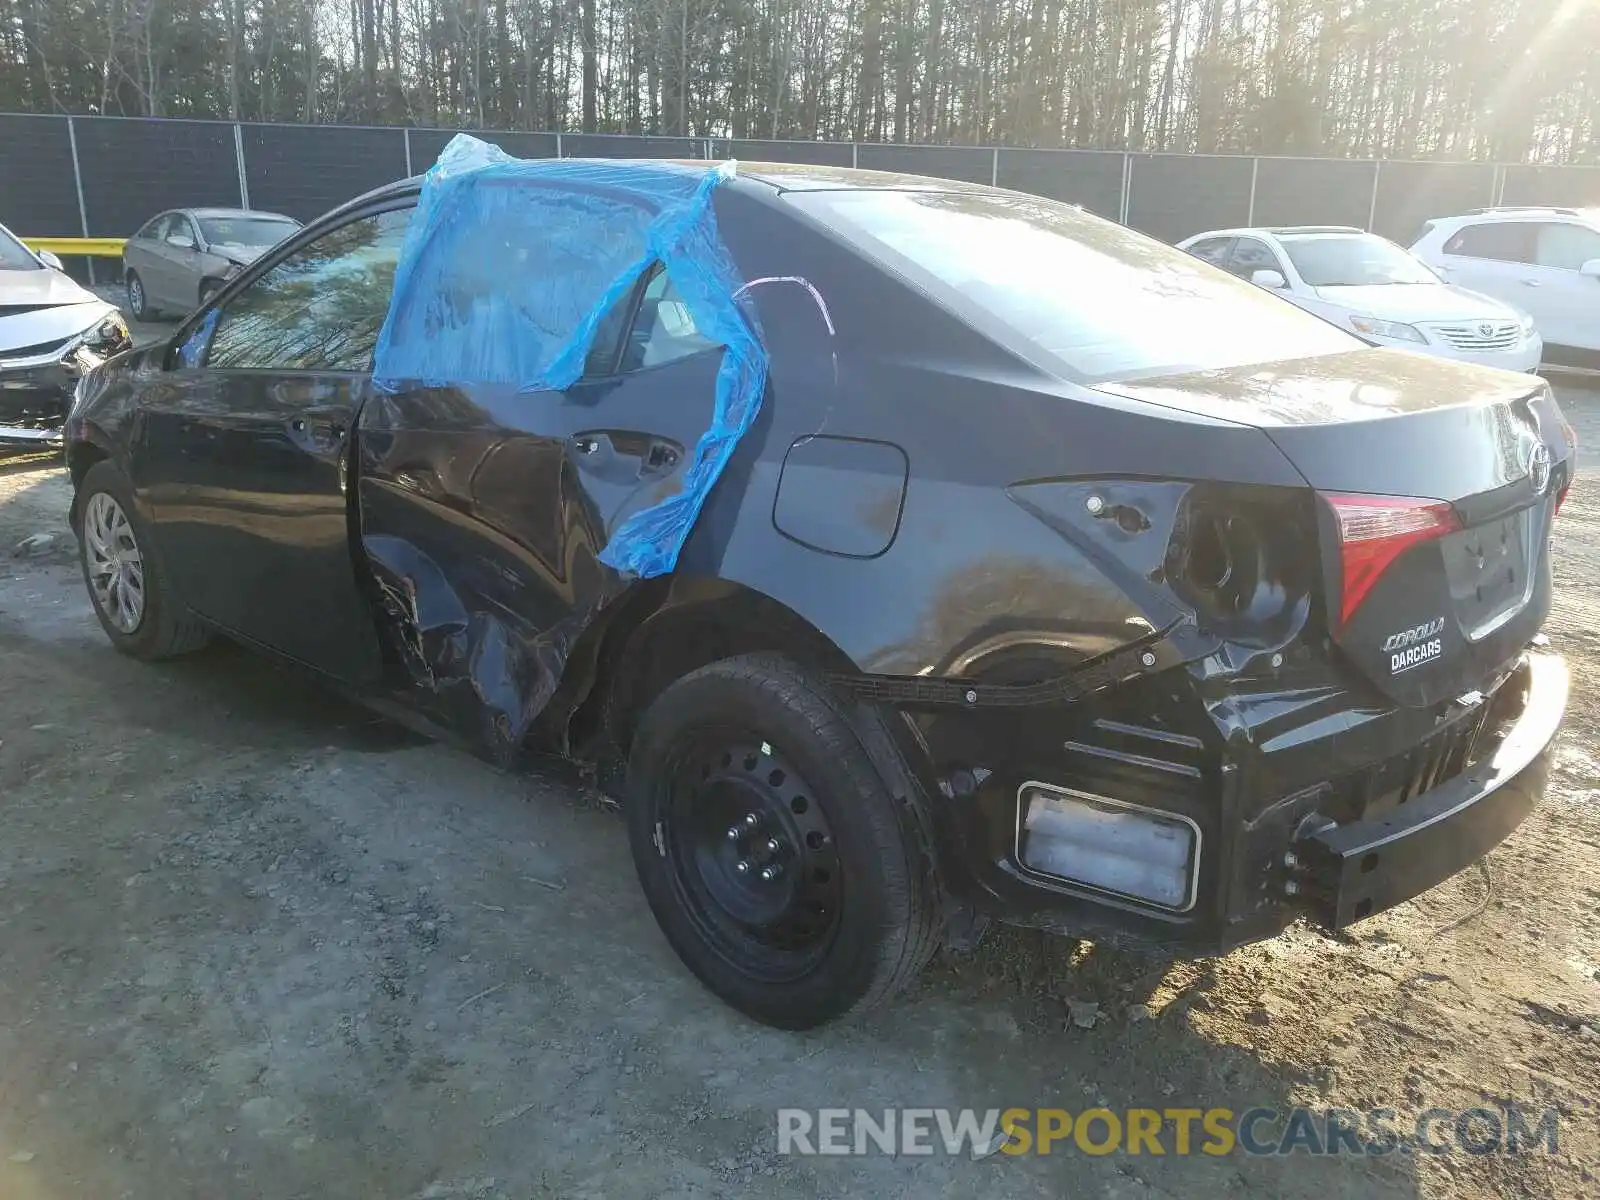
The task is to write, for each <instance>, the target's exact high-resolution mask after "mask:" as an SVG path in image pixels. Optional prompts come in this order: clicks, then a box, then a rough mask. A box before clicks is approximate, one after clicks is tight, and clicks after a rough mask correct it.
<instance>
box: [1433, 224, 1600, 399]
mask: <svg viewBox="0 0 1600 1200" xmlns="http://www.w3.org/2000/svg"><path fill="white" fill-rule="evenodd" d="M1411 252H1412V253H1413V254H1415V255H1417V257H1419V258H1421V259H1422V260H1423V261H1424V262H1426V263H1427V264H1428V265H1429V266H1431V267H1432V268H1433V269H1434V270H1435V271H1437V272H1439V274H1440V275H1442V276H1444V277H1445V278H1446V279H1448V280H1450V281H1451V282H1452V283H1459V284H1461V285H1462V286H1463V287H1469V288H1473V289H1474V290H1476V291H1480V292H1487V293H1488V294H1489V295H1491V296H1498V297H1499V298H1500V299H1502V300H1504V301H1506V302H1508V303H1510V304H1514V305H1516V306H1517V307H1518V308H1521V309H1524V310H1525V311H1527V312H1530V313H1532V314H1533V318H1534V320H1535V321H1537V322H1538V324H1539V333H1540V334H1541V335H1542V336H1543V338H1544V343H1545V365H1546V366H1550V367H1566V368H1571V369H1577V370H1583V371H1586V372H1587V371H1600V209H1592V208H1591V209H1580V208H1489V209H1480V210H1479V211H1477V212H1470V213H1467V214H1465V215H1464V216H1459V217H1436V218H1434V219H1433V220H1431V221H1429V222H1427V224H1425V225H1424V226H1423V230H1422V235H1421V236H1420V237H1419V238H1418V239H1417V241H1416V243H1415V244H1414V245H1413V246H1412V247H1411Z"/></svg>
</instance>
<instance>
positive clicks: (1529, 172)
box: [1500, 167, 1600, 208]
mask: <svg viewBox="0 0 1600 1200" xmlns="http://www.w3.org/2000/svg"><path fill="white" fill-rule="evenodd" d="M1500 203H1502V204H1555V205H1559V206H1561V207H1563V208H1587V207H1589V206H1592V205H1600V167H1507V168H1506V186H1505V193H1504V194H1503V195H1502V196H1501V197H1500Z"/></svg>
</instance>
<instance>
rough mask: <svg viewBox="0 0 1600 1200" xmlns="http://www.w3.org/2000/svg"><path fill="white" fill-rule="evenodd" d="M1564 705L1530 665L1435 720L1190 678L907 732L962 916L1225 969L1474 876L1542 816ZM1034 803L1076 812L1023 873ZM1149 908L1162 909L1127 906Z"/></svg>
mask: <svg viewBox="0 0 1600 1200" xmlns="http://www.w3.org/2000/svg"><path fill="white" fill-rule="evenodd" d="M1567 688H1568V683H1567V671H1566V666H1565V664H1564V663H1563V662H1562V661H1561V659H1560V658H1558V657H1555V656H1552V655H1548V654H1537V653H1529V654H1525V655H1523V656H1521V657H1520V658H1519V659H1517V660H1516V661H1515V662H1514V663H1512V664H1508V665H1507V667H1506V668H1504V669H1503V670H1502V671H1501V672H1500V673H1499V675H1498V676H1497V678H1496V680H1494V681H1493V682H1492V683H1489V684H1485V692H1484V694H1483V695H1481V696H1480V695H1478V694H1476V693H1474V694H1470V695H1468V696H1464V697H1461V698H1460V699H1458V700H1456V701H1452V702H1451V703H1449V704H1447V705H1443V706H1437V707H1434V708H1422V709H1415V708H1404V707H1389V706H1385V705H1382V704H1375V703H1374V702H1373V697H1372V694H1371V692H1370V691H1369V690H1366V689H1362V688H1359V687H1355V686H1352V687H1350V688H1346V687H1345V686H1343V685H1341V684H1340V683H1339V682H1338V681H1337V679H1335V678H1334V677H1333V676H1331V675H1329V674H1327V673H1322V674H1320V675H1318V674H1317V673H1315V672H1313V673H1310V674H1303V675H1301V676H1299V677H1298V678H1292V679H1291V678H1280V679H1274V680H1261V681H1259V682H1257V683H1255V684H1251V683H1250V682H1248V681H1240V680H1233V681H1210V682H1207V681H1205V680H1203V679H1200V680H1197V679H1196V678H1194V677H1193V676H1191V675H1190V674H1188V673H1187V672H1186V671H1185V670H1184V669H1183V668H1178V669H1176V670H1172V669H1168V670H1163V671H1161V672H1160V673H1159V674H1156V675H1154V676H1152V677H1150V678H1147V679H1145V680H1142V681H1139V682H1137V683H1135V684H1132V685H1129V686H1125V687H1123V688H1121V689H1117V690H1115V691H1114V692H1112V693H1110V694H1106V695H1103V696H1101V697H1096V698H1094V699H1092V700H1089V701H1087V702H1085V703H1081V704H1073V705H1067V706H1054V705H1049V706H1042V707H1040V708H1027V709H1019V710H1013V711H1012V712H1009V713H1005V714H999V713H994V714H983V713H963V714H959V715H957V714H938V713H926V712H924V713H920V714H918V713H914V712H910V711H905V710H903V711H904V715H905V716H906V717H907V724H908V725H909V726H910V727H911V728H912V729H913V730H914V741H915V742H916V750H917V751H918V755H917V756H918V757H919V758H920V759H921V761H922V762H923V764H924V765H925V766H926V767H927V769H928V772H929V774H928V779H929V781H930V782H931V791H932V793H933V795H932V806H933V810H934V815H935V828H936V829H937V831H938V835H939V843H940V851H941V863H942V867H943V871H944V877H945V880H946V884H947V887H948V890H949V891H950V893H951V894H952V896H953V897H954V899H955V900H956V901H957V902H958V905H959V907H961V908H963V909H965V910H966V911H968V912H971V913H976V914H978V915H981V916H986V917H990V918H994V919H997V920H1000V921H1003V922H1006V923H1010V924H1018V925H1026V926H1032V927H1038V928H1043V929H1047V930H1050V931H1052V932H1056V933H1061V934H1064V935H1067V936H1073V937H1084V938H1091V939H1093V940H1096V941H1101V942H1105V943H1110V944H1116V943H1119V942H1129V943H1135V944H1145V945H1150V944H1156V945H1163V946H1171V947H1174V948H1181V949H1182V950H1183V951H1185V952H1188V953H1217V952H1221V951H1224V950H1227V949H1229V948H1231V947H1233V946H1237V945H1240V944H1242V943H1245V942H1251V941H1257V940H1261V939H1263V938H1268V937H1272V936H1274V935H1276V934H1278V933H1279V932H1281V931H1282V930H1283V929H1284V928H1286V927H1287V926H1288V925H1289V924H1291V923H1292V922H1294V921H1295V920H1297V919H1299V918H1301V917H1305V918H1309V919H1310V920H1312V921H1313V922H1315V923H1317V924H1319V925H1322V926H1324V927H1327V928H1330V929H1335V930H1337V929H1342V928H1344V927H1346V926H1348V925H1349V924H1351V923H1352V922H1355V921H1359V920H1361V919H1363V918H1364V917H1366V916H1369V915H1371V914H1373V913H1377V912H1381V911H1383V910H1384V909H1387V908H1390V907H1392V906H1393V905H1396V904H1399V903H1401V902H1403V901H1405V900H1407V899H1410V898H1412V897H1414V896H1416V895H1418V894H1420V893H1421V892H1424V891H1426V890H1427V889H1428V888H1431V887H1433V886H1435V885H1436V884H1438V883H1440V882H1441V881H1442V880H1444V879H1446V878H1448V877H1449V876H1451V875H1453V874H1455V873H1457V872H1459V871H1461V870H1463V869H1464V868H1466V867H1468V866H1470V865H1471V864H1472V863H1473V862H1475V861H1477V860H1478V859H1480V858H1481V857H1482V856H1483V855H1484V854H1485V853H1487V852H1488V851H1489V850H1490V849H1492V848H1493V847H1494V846H1495V845H1497V844H1498V843H1499V842H1500V841H1502V840H1503V839H1504V838H1505V837H1506V836H1508V835H1509V834H1510V833H1511V832H1512V831H1513V830H1514V829H1515V828H1516V827H1517V825H1519V824H1520V823H1521V822H1522V821H1523V820H1524V819H1525V818H1526V817H1527V815H1528V813H1529V812H1530V811H1531V810H1532V808H1533V807H1534V805H1535V804H1536V803H1537V802H1538V799H1539V797H1540V796H1541V795H1542V793H1543V789H1544V784H1545V779H1546V775H1547V772H1548V766H1549V758H1550V748H1551V746H1552V744H1553V742H1554V740H1555V737H1556V734H1557V731H1558V729H1559V727H1560V723H1561V720H1562V716H1563V713H1564V710H1565V707H1566V701H1567ZM1331 764H1337V765H1338V766H1337V772H1338V773H1336V774H1334V775H1331V776H1330V775H1329V773H1328V772H1329V767H1330V765H1331ZM1042 793H1048V794H1049V795H1051V796H1053V797H1055V798H1057V801H1060V800H1061V799H1063V798H1064V800H1065V803H1066V804H1067V805H1069V806H1070V805H1071V804H1072V803H1074V800H1073V798H1074V797H1076V798H1077V799H1078V800H1081V801H1083V802H1084V807H1083V809H1082V813H1081V816H1080V819H1079V824H1078V828H1077V832H1076V833H1074V834H1072V836H1073V837H1075V838H1076V839H1077V840H1076V841H1075V842H1073V843H1072V844H1066V845H1061V846H1057V847H1054V848H1053V851H1054V852H1053V853H1052V854H1049V855H1038V854H1036V855H1032V856H1031V858H1032V861H1029V859H1030V855H1029V852H1028V845H1027V840H1026V839H1027V836H1028V834H1027V830H1028V828H1029V827H1030V825H1036V826H1039V827H1043V826H1045V825H1047V824H1049V823H1050V822H1049V821H1039V820H1037V819H1036V816H1035V812H1036V809H1038V808H1041V807H1047V806H1046V805H1043V804H1042V803H1041V794H1042ZM1044 815H1046V816H1049V817H1052V819H1053V816H1054V814H1044ZM1140 821H1143V822H1144V824H1143V825H1142V826H1140V825H1138V822H1140ZM1069 824H1070V823H1069ZM1130 830H1131V832H1132V835H1133V838H1134V840H1135V841H1137V842H1139V843H1140V844H1141V846H1142V848H1139V849H1136V850H1132V851H1130V849H1129V846H1128V843H1127V842H1125V841H1124V840H1123V839H1125V838H1126V837H1127V836H1128V832H1129V831H1130ZM1189 831H1192V834H1191V832H1189ZM1185 844H1187V845H1190V846H1192V847H1193V852H1192V857H1190V858H1187V859H1186V858H1185V857H1184V846H1185ZM1107 856H1110V857H1113V858H1116V857H1118V856H1121V857H1124V858H1130V859H1131V860H1132V861H1130V862H1121V863H1114V864H1112V865H1111V866H1108V865H1107V863H1106V861H1105V858H1106V857H1107ZM1163 856H1165V857H1164V858H1163ZM1062 864H1075V865H1062ZM1162 869H1164V870H1165V871H1166V873H1167V874H1166V876H1165V877H1161V878H1163V879H1165V880H1166V882H1165V883H1163V882H1161V881H1160V879H1157V876H1158V875H1159V872H1160V870H1162ZM1152 872H1156V874H1152ZM1127 880H1135V881H1140V882H1139V883H1138V885H1137V886H1134V885H1129V884H1127V883H1125V882H1123V881H1127ZM1152 880H1156V882H1154V883H1152V882H1151V881H1152ZM1118 888H1121V889H1123V892H1124V894H1114V892H1115V889H1118ZM1141 888H1143V889H1144V895H1145V896H1146V897H1148V898H1149V899H1145V900H1141V899H1140V898H1139V897H1138V896H1136V895H1132V894H1128V893H1132V892H1136V891H1139V890H1140V889H1141ZM1108 889H1109V890H1108ZM1163 901H1164V902H1163Z"/></svg>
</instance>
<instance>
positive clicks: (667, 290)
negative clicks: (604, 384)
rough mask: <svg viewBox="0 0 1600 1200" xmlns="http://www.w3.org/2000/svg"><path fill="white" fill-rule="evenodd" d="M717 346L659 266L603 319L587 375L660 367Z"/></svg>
mask: <svg viewBox="0 0 1600 1200" xmlns="http://www.w3.org/2000/svg"><path fill="white" fill-rule="evenodd" d="M630 318H632V319H631V320H630ZM619 343H620V344H619ZM718 345H720V343H718V342H714V341H712V340H711V339H710V338H708V337H706V336H705V335H704V334H703V333H701V332H700V330H699V327H698V326H696V325H695V322H694V317H693V316H692V315H691V314H690V312H689V306H688V304H686V303H685V302H684V299H683V297H682V295H681V294H680V293H679V291H678V289H677V286H676V285H675V284H674V283H673V282H672V279H671V277H670V276H669V275H668V274H667V272H666V269H665V268H664V267H662V266H661V265H660V264H659V263H658V264H656V265H655V266H654V267H652V268H651V269H650V271H649V272H648V273H647V274H646V275H645V281H644V285H643V287H642V289H641V288H634V289H633V291H631V292H630V293H629V294H628V295H626V296H624V297H623V298H622V299H621V300H619V301H618V302H617V303H616V304H615V305H613V306H612V308H611V311H610V312H608V313H607V314H606V315H605V317H604V318H603V319H602V320H601V322H600V326H599V328H598V329H597V330H596V331H595V337H594V343H593V345H592V346H591V347H590V350H589V357H588V359H587V360H586V361H585V364H584V375H585V376H588V377H595V376H604V375H613V374H618V373H626V372H629V371H639V370H643V369H644V368H645V367H658V366H660V365H661V364H663V363H669V362H674V361H676V360H677V359H680V358H687V357H688V356H689V355H691V354H699V353H700V352H701V351H703V350H711V349H715V348H716V347H717V346H718Z"/></svg>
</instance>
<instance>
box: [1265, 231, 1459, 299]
mask: <svg viewBox="0 0 1600 1200" xmlns="http://www.w3.org/2000/svg"><path fill="white" fill-rule="evenodd" d="M1278 240H1279V241H1280V242H1282V243H1283V248H1284V249H1285V250H1287V251H1288V252H1289V261H1290V262H1292V263H1293V264H1294V269H1295V270H1296V271H1299V272H1300V278H1301V279H1303V280H1305V281H1306V283H1308V284H1309V285H1310V286H1312V287H1365V286H1367V285H1369V284H1384V283H1438V282H1439V277H1438V276H1437V275H1435V274H1434V273H1433V272H1432V271H1430V270H1429V269H1428V268H1427V267H1426V266H1424V265H1423V264H1422V262H1421V261H1420V260H1418V259H1417V258H1416V257H1414V256H1413V255H1412V254H1411V252H1410V251H1409V250H1402V249H1401V248H1400V247H1399V246H1396V245H1395V244H1394V243H1393V242H1386V241H1384V240H1383V239H1382V238H1380V237H1372V236H1371V235H1370V234H1361V235H1356V234H1351V235H1350V236H1349V237H1323V236H1317V237H1287V236H1283V235H1281V234H1280V235H1279V237H1278Z"/></svg>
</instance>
